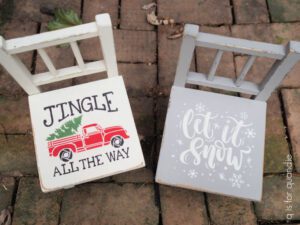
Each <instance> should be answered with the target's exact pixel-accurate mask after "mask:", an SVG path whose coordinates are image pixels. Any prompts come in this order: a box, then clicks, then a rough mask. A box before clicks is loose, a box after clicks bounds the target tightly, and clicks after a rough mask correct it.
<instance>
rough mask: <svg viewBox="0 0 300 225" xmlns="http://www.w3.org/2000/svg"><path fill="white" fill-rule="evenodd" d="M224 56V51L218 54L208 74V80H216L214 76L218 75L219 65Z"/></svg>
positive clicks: (219, 51)
mask: <svg viewBox="0 0 300 225" xmlns="http://www.w3.org/2000/svg"><path fill="white" fill-rule="evenodd" d="M222 55H223V51H222V50H218V51H217V53H216V56H215V59H214V61H213V64H212V66H211V68H210V70H209V73H208V77H207V79H208V80H209V81H212V80H213V79H214V76H215V74H216V71H217V68H218V65H219V63H220V61H221V58H222Z"/></svg>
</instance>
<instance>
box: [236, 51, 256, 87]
mask: <svg viewBox="0 0 300 225" xmlns="http://www.w3.org/2000/svg"><path fill="white" fill-rule="evenodd" d="M255 59H256V56H254V55H251V56H249V57H248V59H247V61H246V63H245V65H244V67H243V69H242V71H241V73H240V75H239V76H238V77H237V79H236V81H235V85H236V86H238V87H239V86H241V84H242V82H243V80H244V79H245V77H246V75H247V73H248V72H249V70H250V69H251V67H252V65H253V63H254V61H255Z"/></svg>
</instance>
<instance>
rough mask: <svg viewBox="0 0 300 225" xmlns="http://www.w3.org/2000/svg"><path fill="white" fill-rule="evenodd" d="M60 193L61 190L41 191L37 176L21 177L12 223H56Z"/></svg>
mask: <svg viewBox="0 0 300 225" xmlns="http://www.w3.org/2000/svg"><path fill="white" fill-rule="evenodd" d="M61 194H62V193H61V192H52V193H47V194H45V193H42V192H41V190H40V185H39V180H38V179H37V178H21V180H20V184H19V188H18V193H17V198H16V204H15V207H14V216H13V224H16V225H19V224H28V225H29V224H41V225H44V224H45V225H46V224H47V225H52V224H53V225H54V224H57V223H58V221H59V210H60V203H61V197H62V195H61Z"/></svg>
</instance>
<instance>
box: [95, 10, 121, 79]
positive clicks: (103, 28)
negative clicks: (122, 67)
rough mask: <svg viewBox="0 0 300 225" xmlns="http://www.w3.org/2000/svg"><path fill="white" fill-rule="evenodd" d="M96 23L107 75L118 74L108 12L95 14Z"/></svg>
mask: <svg viewBox="0 0 300 225" xmlns="http://www.w3.org/2000/svg"><path fill="white" fill-rule="evenodd" d="M96 24H97V28H98V32H99V38H100V43H101V48H102V53H103V58H104V62H105V66H106V70H107V76H108V77H109V78H110V77H114V76H118V75H119V72H118V67H117V57H116V51H115V45H114V42H113V40H114V38H113V31H112V24H111V20H110V17H109V15H108V14H102V15H97V16H96Z"/></svg>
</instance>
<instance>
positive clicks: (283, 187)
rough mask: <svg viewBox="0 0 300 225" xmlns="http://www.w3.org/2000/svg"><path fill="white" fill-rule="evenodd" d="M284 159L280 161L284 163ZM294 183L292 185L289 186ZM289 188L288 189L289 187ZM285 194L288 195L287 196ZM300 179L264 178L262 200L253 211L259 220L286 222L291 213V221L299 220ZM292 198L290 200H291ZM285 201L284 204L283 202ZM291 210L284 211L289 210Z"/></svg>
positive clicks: (294, 176)
mask: <svg viewBox="0 0 300 225" xmlns="http://www.w3.org/2000/svg"><path fill="white" fill-rule="evenodd" d="M285 159H286V158H283V159H282V162H284V160H285ZM291 183H294V184H291ZM290 186H291V188H288V187H290ZM287 192H288V193H289V194H287ZM299 193H300V177H299V175H295V174H294V175H292V176H290V175H288V176H286V175H285V176H278V175H277V176H267V177H265V178H264V189H263V198H262V202H261V203H255V211H256V215H257V217H258V219H259V220H286V214H287V213H291V214H294V215H293V220H299V218H300V195H299ZM291 198H292V199H291ZM285 201H286V202H285ZM290 206H292V208H291V210H286V209H287V208H290Z"/></svg>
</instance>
